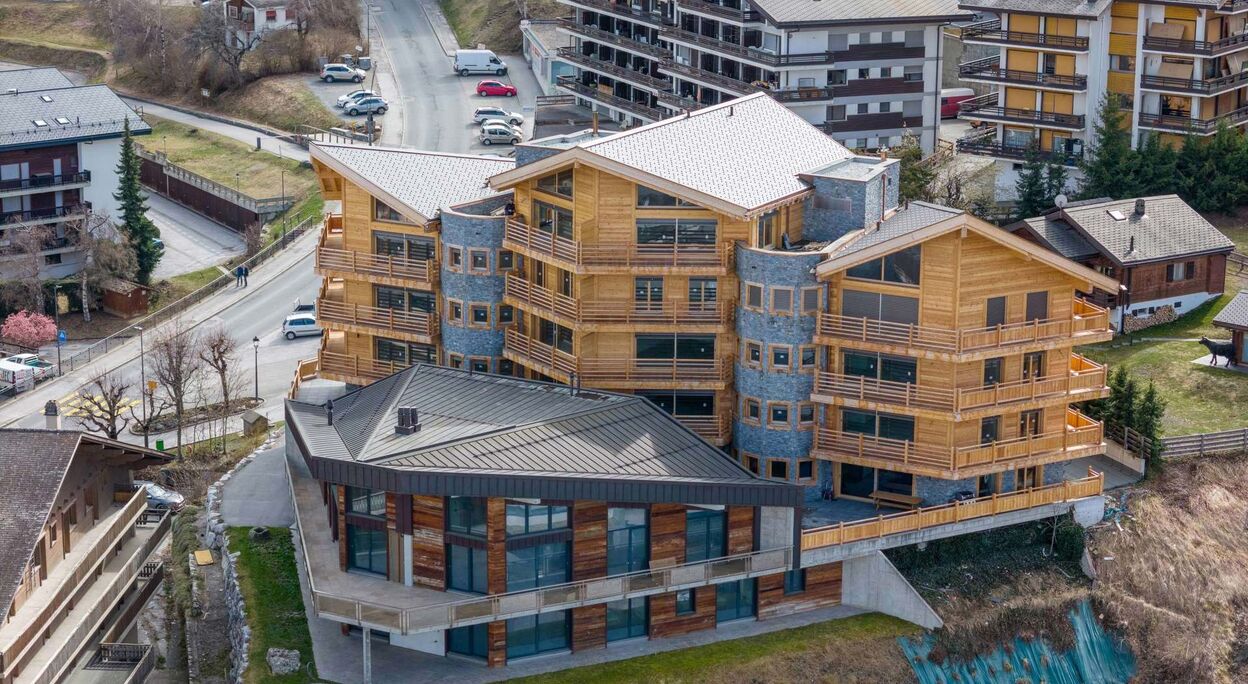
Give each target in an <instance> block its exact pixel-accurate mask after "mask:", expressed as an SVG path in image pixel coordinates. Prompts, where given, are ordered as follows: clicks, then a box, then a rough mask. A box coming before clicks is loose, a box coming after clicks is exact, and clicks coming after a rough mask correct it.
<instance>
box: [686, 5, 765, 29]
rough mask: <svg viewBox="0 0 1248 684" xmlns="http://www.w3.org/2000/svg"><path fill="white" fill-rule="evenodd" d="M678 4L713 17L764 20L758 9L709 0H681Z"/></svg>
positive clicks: (745, 20)
mask: <svg viewBox="0 0 1248 684" xmlns="http://www.w3.org/2000/svg"><path fill="white" fill-rule="evenodd" d="M677 5H678V6H679V7H680V9H682V10H689V11H691V12H701V13H703V14H709V15H711V16H713V17H719V18H721V19H727V20H729V21H735V22H738V23H742V24H744V23H746V22H751V21H762V20H763V15H762V14H760V13H759V12H758V10H747V9H742V8H740V7H729V6H727V5H720V4H718V3H714V2H708V1H707V0H680V2H678V3H677Z"/></svg>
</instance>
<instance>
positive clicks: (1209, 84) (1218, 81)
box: [1140, 71, 1248, 96]
mask: <svg viewBox="0 0 1248 684" xmlns="http://www.w3.org/2000/svg"><path fill="white" fill-rule="evenodd" d="M1245 85H1248V71H1240V72H1238V73H1234V74H1230V75H1229V76H1219V77H1217V78H1204V79H1200V78H1175V77H1173V76H1152V75H1149V74H1144V75H1143V76H1140V88H1142V89H1144V90H1169V91H1179V92H1185V93H1196V94H1198V95H1204V96H1209V95H1218V94H1220V93H1223V92H1225V91H1228V90H1235V89H1237V88H1242V87H1244V86H1245Z"/></svg>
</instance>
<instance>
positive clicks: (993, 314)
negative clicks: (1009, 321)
mask: <svg viewBox="0 0 1248 684" xmlns="http://www.w3.org/2000/svg"><path fill="white" fill-rule="evenodd" d="M984 309H985V314H984V325H985V326H986V327H989V328H992V327H996V326H998V325H1005V297H989V298H988V302H987V304H986V305H985V307H984Z"/></svg>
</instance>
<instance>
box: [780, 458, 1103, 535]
mask: <svg viewBox="0 0 1248 684" xmlns="http://www.w3.org/2000/svg"><path fill="white" fill-rule="evenodd" d="M1104 486H1105V476H1104V474H1102V473H1099V472H1097V471H1095V470H1093V469H1091V468H1088V476H1087V477H1085V478H1081V479H1078V480H1066V481H1063V482H1058V483H1056V484H1051V485H1046V486H1043V487H1036V488H1033V489H1023V490H1019V491H1016V492H1007V493H1005V494H993V495H991V496H983V497H979V498H978V499H970V500H967V501H958V502H955V503H948V504H943V505H940V506H929V507H925V508H918V509H915V510H913V511H905V512H904V513H894V514H892V515H881V516H877V517H875V518H872V519H869V520H859V521H853V522H841V523H837V524H835V525H828V526H826V527H819V528H815V529H810V530H805V531H803V532H802V550H803V551H808V550H811V549H818V548H822V547H825V546H835V545H837V544H848V543H850V542H855V541H862V540H865V539H879V538H882V537H886V536H888V535H890V534H901V533H903V532H915V531H918V530H922V529H926V528H930V527H937V526H940V525H953V524H957V523H960V522H963V521H966V520H974V519H976V518H987V517H992V516H995V515H1001V514H1002V513H1009V512H1012V511H1019V510H1024V509H1028V508H1036V507H1039V506H1046V505H1049V504H1055V503H1063V502H1066V501H1074V500H1076V499H1083V498H1086V497H1089V496H1097V495H1099V494H1100V493H1101V491H1102V490H1103V489H1104Z"/></svg>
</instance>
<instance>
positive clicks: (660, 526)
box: [650, 504, 685, 567]
mask: <svg viewBox="0 0 1248 684" xmlns="http://www.w3.org/2000/svg"><path fill="white" fill-rule="evenodd" d="M684 562H685V507H684V506H681V505H679V504H654V505H653V506H651V507H650V564H651V565H652V566H655V567H663V566H666V565H678V564H680V563H684Z"/></svg>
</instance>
